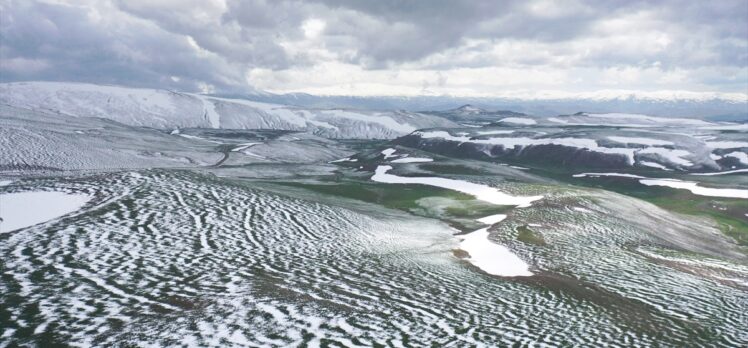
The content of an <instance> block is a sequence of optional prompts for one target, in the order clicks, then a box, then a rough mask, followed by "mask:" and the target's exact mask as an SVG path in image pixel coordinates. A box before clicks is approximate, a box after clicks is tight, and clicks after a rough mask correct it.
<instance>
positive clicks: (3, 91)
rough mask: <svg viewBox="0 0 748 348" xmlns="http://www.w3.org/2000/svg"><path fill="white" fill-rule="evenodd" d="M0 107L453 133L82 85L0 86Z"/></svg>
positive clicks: (371, 115) (334, 113)
mask: <svg viewBox="0 0 748 348" xmlns="http://www.w3.org/2000/svg"><path fill="white" fill-rule="evenodd" d="M0 102H1V103H4V104H7V105H10V106H15V107H21V108H27V109H33V110H46V111H51V112H53V113H58V114H59V116H60V117H64V116H69V117H100V118H107V119H111V120H113V121H117V122H120V123H122V124H126V125H130V126H145V127H154V128H161V129H174V128H225V129H282V130H294V131H308V132H311V133H314V134H317V135H320V136H324V137H328V138H359V139H390V138H395V137H397V136H400V135H405V134H408V133H410V132H412V131H415V130H416V129H419V128H429V127H456V126H457V124H455V123H453V122H451V121H449V120H446V119H444V118H441V117H437V116H431V115H425V114H420V113H412V112H401V111H391V112H389V111H387V112H384V111H358V110H344V109H304V108H297V107H292V106H287V105H277V104H268V103H259V102H253V101H249V100H244V99H228V98H218V97H210V96H205V95H199V94H190V93H178V92H172V91H167V90H157V89H139V88H125V87H117V86H103V85H92V84H82V83H63V82H16V83H2V84H0Z"/></svg>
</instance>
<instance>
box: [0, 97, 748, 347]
mask: <svg viewBox="0 0 748 348" xmlns="http://www.w3.org/2000/svg"><path fill="white" fill-rule="evenodd" d="M92 86H93V85H81V84H61V83H60V84H57V83H26V84H2V86H1V87H0V91H1V93H0V97H1V98H0V104H2V105H0V148H2V149H3V150H2V152H0V217H2V218H3V221H2V222H0V255H2V260H3V261H2V262H1V263H0V274H1V275H2V277H1V278H0V327H2V328H4V331H3V332H2V340H0V342H9V344H8V346H13V345H21V346H22V345H37V346H51V345H55V344H62V343H65V344H70V345H74V346H111V345H118V344H122V343H123V342H125V343H126V344H127V345H132V346H145V345H156V346H172V345H178V344H187V345H194V346H248V345H249V346H424V345H438V346H507V345H512V344H517V343H519V344H524V345H530V344H536V345H539V346H599V345H607V346H620V347H629V346H656V345H660V346H684V345H691V346H716V347H734V346H743V345H745V344H748V336H747V335H746V333H745V330H743V328H742V326H741V325H739V323H742V322H745V319H746V317H745V315H746V314H745V313H747V312H748V302H746V292H748V173H747V172H746V171H747V170H748V140H747V139H748V138H747V137H746V132H748V128H746V124H745V123H735V122H716V121H705V120H696V119H684V118H667V117H655V116H647V115H632V114H596V113H586V112H580V113H578V114H571V115H557V116H554V117H548V116H534V115H526V114H523V113H519V112H510V111H506V110H503V111H487V110H483V109H480V108H478V107H473V106H464V107H461V108H456V109H449V110H437V111H428V110H427V111H419V112H410V111H408V112H405V111H394V110H393V111H371V110H355V109H345V110H344V109H318V108H311V107H301V106H292V105H277V104H271V103H261V102H256V101H247V100H242V99H231V98H226V97H217V96H205V95H192V94H180V93H171V92H168V91H164V90H141V89H127V88H120V87H96V86H93V87H92ZM19 197H22V198H19ZM19 199H21V200H24V204H23V206H22V205H17V204H18V203H15V202H19ZM43 203H46V204H48V206H49V207H53V208H54V209H52V210H53V212H55V211H56V212H57V213H56V214H50V215H49V216H37V217H38V218H39V219H37V220H35V221H32V220H25V221H24V222H23V223H16V222H15V220H12V219H13V218H16V217H17V216H20V215H17V214H19V213H18V211H19V210H20V211H28V210H31V209H35V208H34V207H38V206H40V205H41V204H43ZM10 204H13V208H14V209H15V210H13V209H9V208H8V207H9V205H10ZM55 209H58V210H55ZM11 212H13V213H12V214H13V216H10V215H7V214H11ZM32 215H36V214H32ZM10 223H13V224H14V225H8V224H10ZM6 226H10V227H6ZM185 342H186V343H185ZM0 346H5V345H3V344H0Z"/></svg>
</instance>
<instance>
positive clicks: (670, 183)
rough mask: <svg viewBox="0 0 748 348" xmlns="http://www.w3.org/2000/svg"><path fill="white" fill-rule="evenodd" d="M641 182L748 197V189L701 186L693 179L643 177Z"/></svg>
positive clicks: (698, 192) (724, 195)
mask: <svg viewBox="0 0 748 348" xmlns="http://www.w3.org/2000/svg"><path fill="white" fill-rule="evenodd" d="M639 182H640V183H642V184H643V185H647V186H667V187H672V188H676V189H684V190H689V191H691V193H693V194H695V195H699V196H710V197H727V198H745V199H748V190H740V189H725V188H710V187H703V186H699V183H696V182H692V181H681V180H675V179H642V180H639Z"/></svg>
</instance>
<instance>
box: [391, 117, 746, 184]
mask: <svg viewBox="0 0 748 348" xmlns="http://www.w3.org/2000/svg"><path fill="white" fill-rule="evenodd" d="M393 144H396V145H403V146H407V147H411V148H417V149H421V150H424V151H428V152H432V153H435V154H440V155H445V156H451V157H458V158H473V159H480V160H485V161H498V162H504V163H507V162H508V163H516V164H521V165H527V166H534V167H539V168H547V169H552V170H559V169H562V168H563V170H571V171H574V170H577V171H583V170H590V169H594V170H615V169H628V168H632V169H633V168H638V169H641V170H647V171H660V170H662V171H684V172H704V171H724V170H735V169H745V168H748V124H739V123H715V122H707V121H704V120H697V119H688V118H663V117H654V116H648V115H639V114H623V113H608V114H592V113H576V114H573V115H567V116H556V117H548V118H545V117H532V118H531V117H506V118H504V119H502V120H500V121H498V122H496V123H493V124H491V125H487V126H482V127H468V128H461V129H425V130H418V131H415V132H413V133H411V134H409V135H406V136H403V137H400V138H397V139H395V140H394V141H393Z"/></svg>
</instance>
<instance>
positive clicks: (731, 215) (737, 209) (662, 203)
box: [567, 177, 748, 246]
mask: <svg viewBox="0 0 748 348" xmlns="http://www.w3.org/2000/svg"><path fill="white" fill-rule="evenodd" d="M583 179H584V180H582V179H577V180H571V181H573V182H574V184H577V185H582V186H587V187H596V188H601V189H605V190H609V191H613V192H618V193H621V194H624V195H627V196H632V197H636V198H639V199H641V200H644V201H647V202H649V203H652V204H654V205H656V206H658V207H660V208H663V209H665V210H669V211H673V212H676V213H681V214H686V215H694V216H705V217H709V218H711V219H712V220H714V222H715V223H716V224H717V226H718V227H719V229H720V230H721V231H722V232H723V233H724V234H726V235H728V236H730V237H731V238H733V239H734V240H735V241H736V242H737V243H738V244H739V245H743V246H748V218H746V216H745V215H744V214H745V212H746V211H748V201H747V200H744V199H737V198H723V197H707V196H699V195H695V194H693V193H691V192H689V191H686V190H679V189H674V188H669V187H660V186H645V185H642V184H640V183H639V182H638V181H636V180H629V179H625V178H614V177H609V178H583ZM567 181H570V180H569V179H567Z"/></svg>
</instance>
